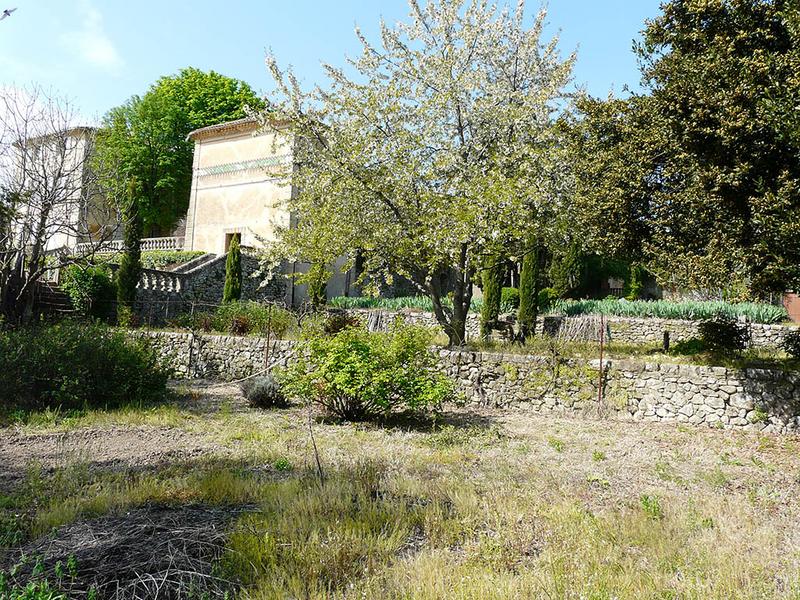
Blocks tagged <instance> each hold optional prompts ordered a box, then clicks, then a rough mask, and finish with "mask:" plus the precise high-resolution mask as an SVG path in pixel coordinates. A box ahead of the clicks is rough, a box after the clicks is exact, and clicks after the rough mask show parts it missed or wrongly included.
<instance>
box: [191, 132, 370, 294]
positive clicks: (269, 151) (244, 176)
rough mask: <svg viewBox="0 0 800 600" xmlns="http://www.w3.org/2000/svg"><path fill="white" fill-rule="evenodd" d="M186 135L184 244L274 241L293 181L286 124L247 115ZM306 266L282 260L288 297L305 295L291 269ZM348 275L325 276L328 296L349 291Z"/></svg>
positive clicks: (223, 247) (285, 222) (205, 247)
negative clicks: (189, 149)
mask: <svg viewBox="0 0 800 600" xmlns="http://www.w3.org/2000/svg"><path fill="white" fill-rule="evenodd" d="M188 137H189V139H190V140H192V141H193V142H194V174H193V178H192V193H191V197H190V199H189V210H188V212H187V215H186V233H185V239H184V248H185V249H186V250H194V251H203V252H207V253H211V254H217V255H220V254H224V253H226V252H227V250H228V247H229V246H230V243H231V240H233V238H235V237H236V238H238V239H239V243H240V244H241V245H242V246H243V247H244V248H252V249H258V248H260V247H263V245H264V244H266V243H269V242H270V241H274V240H275V239H276V232H277V230H278V229H279V228H286V227H289V226H291V218H292V217H291V215H290V213H289V208H288V201H289V200H290V199H291V197H292V193H293V187H292V185H291V184H289V183H287V182H286V181H285V176H284V174H285V170H286V168H289V167H291V164H292V158H293V146H294V140H293V139H292V137H291V134H290V133H289V132H288V131H287V130H285V129H280V128H278V131H277V132H269V131H263V130H261V129H260V128H259V124H258V122H257V121H256V120H255V119H254V118H249V117H248V118H244V119H238V120H236V121H230V122H228V123H221V124H219V125H212V126H210V127H204V128H202V129H198V130H196V131H193V132H191V133H190V134H189V136H188ZM341 262H343V261H341V260H340V261H339V264H341ZM307 268H308V265H306V264H302V263H287V264H286V265H284V270H285V274H287V275H289V276H290V277H289V278H288V282H287V297H286V301H287V302H288V303H290V304H299V303H301V302H303V301H304V300H305V299H306V289H305V286H303V285H296V284H295V283H294V280H293V278H292V277H291V275H292V274H293V273H297V272H303V271H305V270H306V269H307ZM353 280H354V275H353V273H351V272H346V273H338V272H337V273H336V274H335V275H334V276H333V278H332V279H331V281H329V282H328V286H327V294H328V297H334V296H347V295H350V294H351V292H352V289H351V288H352V283H353Z"/></svg>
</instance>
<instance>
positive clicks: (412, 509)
mask: <svg viewBox="0 0 800 600" xmlns="http://www.w3.org/2000/svg"><path fill="white" fill-rule="evenodd" d="M183 392H184V396H185V397H188V398H189V400H188V401H185V402H184V403H183V404H180V405H178V406H176V407H173V409H171V410H170V411H168V412H167V413H160V414H158V413H156V414H150V415H146V416H136V415H132V414H127V413H117V414H106V415H104V416H103V417H102V418H100V417H99V416H95V417H90V418H89V417H87V418H86V420H85V421H83V422H81V421H80V419H78V420H74V421H72V422H70V423H69V424H68V427H69V428H87V427H88V428H97V427H101V428H102V427H121V426H125V425H126V424H132V423H133V424H136V425H137V427H139V428H140V429H141V430H142V431H146V427H147V425H146V424H147V423H148V422H152V423H153V426H159V427H163V426H164V424H165V422H164V420H163V415H164V414H169V424H170V426H171V427H174V428H176V430H182V431H184V432H190V433H191V434H192V436H194V437H196V438H197V440H198V442H202V444H203V448H205V450H204V452H205V454H203V455H202V456H201V457H199V458H196V459H194V460H192V461H186V462H180V461H179V462H176V463H175V464H171V465H159V466H153V467H152V468H149V469H145V470H141V469H136V468H135V465H133V464H131V465H128V467H123V468H120V467H119V466H118V467H117V469H116V470H114V471H109V470H107V469H105V468H99V467H97V466H96V465H92V464H85V463H84V464H78V465H71V466H69V467H61V468H58V469H55V470H54V471H50V470H44V471H42V470H39V471H38V472H31V474H29V476H28V478H27V479H26V482H25V483H24V484H23V485H21V486H20V487H19V489H17V490H16V492H14V493H12V494H11V495H9V496H8V497H7V499H6V500H5V506H6V510H7V511H15V510H20V509H21V507H22V506H23V505H25V504H26V503H27V506H28V509H27V512H26V514H27V517H26V521H25V523H24V527H23V529H24V534H25V535H26V536H36V535H39V534H42V533H45V532H48V531H51V530H52V529H53V528H54V527H58V526H61V525H64V524H67V523H70V522H74V521H76V520H80V519H86V518H90V517H95V516H97V515H102V514H112V515H114V514H116V515H121V514H124V513H125V511H127V510H129V509H130V507H133V506H141V505H146V504H149V503H153V502H158V503H161V504H167V505H173V506H181V505H184V504H191V505H197V504H202V505H219V506H223V505H227V506H242V505H254V507H255V508H253V509H252V510H251V511H250V512H249V513H248V514H246V515H244V516H242V517H240V518H239V519H238V521H237V522H236V523H235V524H234V525H233V526H232V533H231V534H230V537H229V539H228V542H227V545H226V549H225V551H224V552H223V555H222V557H221V558H220V560H219V563H218V564H217V567H216V571H215V572H216V574H217V575H219V576H220V577H221V578H222V579H225V580H235V581H238V582H240V583H241V585H242V588H241V589H240V590H239V592H238V593H239V595H240V596H241V597H243V598H284V597H295V598H320V599H322V598H331V597H334V598H398V599H399V598H414V599H433V598H465V599H466V598H475V599H478V598H575V599H578V598H598V599H599V598H609V599H611V598H619V599H625V598H631V599H633V598H637V599H638V598H697V599H701V598H719V599H723V598H725V599H727V598H752V599H756V598H759V599H760V598H797V597H799V596H800V578H799V577H798V574H799V573H800V568H799V567H800V529H798V528H797V526H796V523H797V522H798V517H800V510H799V508H800V502H798V498H799V497H800V495H799V494H798V492H800V459H798V454H797V451H798V440H797V438H794V437H784V438H780V437H771V436H761V435H758V434H749V433H739V432H724V431H715V430H701V429H694V428H688V427H675V426H664V425H645V424H641V423H614V422H599V421H588V420H574V419H563V418H558V417H548V416H537V415H532V414H529V413H526V412H525V411H524V410H523V409H518V410H513V411H503V412H500V411H497V412H491V411H486V412H477V413H476V412H472V413H464V412H460V413H454V414H451V415H448V417H447V418H446V419H445V420H444V421H443V422H441V423H439V424H437V425H436V426H435V427H429V426H426V425H425V424H417V425H413V424H408V423H405V424H398V425H394V426H391V425H390V426H385V427H377V426H356V425H351V424H335V423H322V422H318V423H316V424H315V426H314V427H315V434H316V439H317V444H318V446H319V448H320V454H321V456H320V458H321V461H322V464H323V467H324V470H325V480H324V481H322V482H321V481H319V479H318V478H317V477H316V476H315V473H314V460H313V454H312V451H311V448H310V445H309V441H308V435H307V430H306V413H305V411H304V409H302V408H294V409H290V410H286V411H269V412H264V411H252V410H249V409H247V408H246V407H245V406H244V402H243V401H242V400H241V398H238V397H237V394H236V390H235V389H233V388H230V387H227V388H226V387H214V388H208V387H203V386H198V387H195V388H191V389H187V390H183ZM189 392H191V393H189ZM207 392H211V393H210V394H209V393H207ZM52 426H54V427H56V428H58V427H62V426H64V425H63V424H55V425H52V424H50V425H47V427H52ZM28 427H29V428H30V427H33V426H31V425H29V426H28ZM0 500H2V499H1V498H0ZM3 506H4V503H3V502H0V508H1V507H3Z"/></svg>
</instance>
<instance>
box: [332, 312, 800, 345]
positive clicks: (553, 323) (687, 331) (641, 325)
mask: <svg viewBox="0 0 800 600" xmlns="http://www.w3.org/2000/svg"><path fill="white" fill-rule="evenodd" d="M347 312H348V313H350V314H353V315H356V316H358V317H359V318H360V319H362V320H363V321H364V322H365V323H370V324H371V327H372V328H373V330H378V331H385V330H386V328H387V327H388V325H389V323H391V322H393V321H394V319H396V318H398V317H399V318H401V319H403V321H404V322H405V323H408V324H411V325H421V326H424V327H437V328H438V327H439V323H438V322H437V321H436V316H435V315H434V314H433V313H429V312H421V311H411V310H404V311H381V310H374V309H350V310H348V311H347ZM576 319H581V317H552V316H547V317H542V318H540V319H539V321H538V325H537V333H542V331H545V330H546V331H547V332H548V333H550V334H551V335H552V334H553V333H555V332H557V331H558V329H559V328H560V327H561V326H563V325H567V324H569V322H570V321H572V320H576ZM606 322H607V324H608V331H609V333H610V337H609V341H611V342H616V343H620V344H637V345H638V344H653V345H655V344H658V345H660V344H661V343H663V341H664V332H669V337H670V343H672V344H675V343H678V342H682V341H687V340H690V339H692V338H696V337H698V335H699V332H698V328H699V326H700V321H679V320H672V319H635V318H630V317H608V319H607V321H606ZM750 328H751V334H752V338H751V342H750V345H751V347H754V348H767V347H771V348H777V347H779V346H780V345H781V344H782V343H783V339H784V336H785V335H786V333H787V332H789V331H793V330H796V329H797V328H796V327H792V326H786V325H764V324H760V323H753V324H751V325H750ZM479 336H480V316H479V315H477V314H475V313H470V314H469V316H468V318H467V340H477V339H478V337H479Z"/></svg>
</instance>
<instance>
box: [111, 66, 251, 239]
mask: <svg viewBox="0 0 800 600" xmlns="http://www.w3.org/2000/svg"><path fill="white" fill-rule="evenodd" d="M248 107H249V108H252V109H260V108H262V107H263V102H262V101H261V100H260V99H259V98H258V97H257V96H256V94H255V92H254V91H253V90H252V88H251V87H250V86H249V85H248V84H247V83H245V82H243V81H239V80H237V79H231V78H230V77H226V76H224V75H220V74H219V73H215V72H214V71H210V72H208V73H206V72H203V71H200V70H198V69H194V68H188V69H183V70H182V71H180V73H178V74H177V75H173V76H168V77H162V78H161V79H159V80H158V81H157V82H156V83H155V84H153V85H152V86H151V87H150V89H149V90H148V92H147V93H146V94H145V95H144V96H141V97H139V96H134V97H132V98H131V99H130V100H128V101H127V102H126V103H125V104H123V105H122V106H118V107H116V108H114V109H112V110H111V111H109V112H108V114H107V115H106V116H105V118H104V121H103V128H102V129H101V131H100V133H99V134H98V138H97V152H96V157H97V160H96V162H97V168H98V170H99V171H100V173H101V174H102V176H103V182H104V186H105V187H106V188H107V189H108V191H109V193H110V195H112V196H114V197H117V198H125V197H126V191H127V188H128V182H129V181H131V180H136V182H137V186H138V189H139V190H140V197H139V198H137V202H138V204H139V207H140V210H141V211H142V215H143V218H144V221H145V228H146V230H149V231H152V230H154V229H155V230H161V231H165V230H169V229H170V228H172V227H173V226H174V225H175V223H176V221H177V220H178V219H180V218H181V217H183V216H184V215H185V213H186V209H187V207H188V203H189V193H190V190H191V185H192V152H193V143H192V142H191V141H188V140H187V139H186V136H187V135H188V134H189V132H191V131H192V130H194V129H199V128H201V127H206V126H209V125H215V124H218V123H224V122H225V121H231V120H234V119H239V118H241V117H244V116H245V115H246V112H247V109H248Z"/></svg>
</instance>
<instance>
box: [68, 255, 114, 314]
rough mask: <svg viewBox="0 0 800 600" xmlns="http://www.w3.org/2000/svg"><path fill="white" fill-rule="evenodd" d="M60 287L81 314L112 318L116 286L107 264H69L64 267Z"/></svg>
mask: <svg viewBox="0 0 800 600" xmlns="http://www.w3.org/2000/svg"><path fill="white" fill-rule="evenodd" d="M61 289H62V290H63V291H64V292H65V293H66V294H67V295H68V296H69V299H70V300H71V301H72V305H73V306H74V307H75V309H76V310H77V311H78V312H80V313H81V314H82V315H84V316H86V317H92V318H96V319H102V320H104V321H110V320H111V319H113V318H114V314H115V312H116V311H115V305H116V299H117V288H116V285H115V284H114V281H113V279H112V277H111V271H110V270H109V268H108V267H107V266H105V265H96V266H90V265H79V264H73V265H69V266H68V267H67V268H66V269H64V273H63V275H62V282H61Z"/></svg>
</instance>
